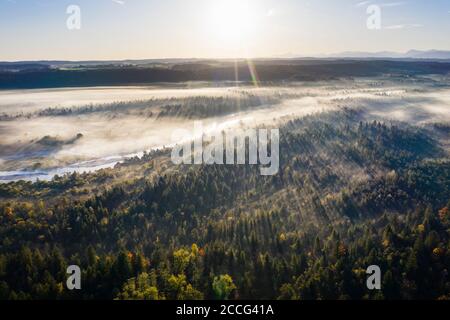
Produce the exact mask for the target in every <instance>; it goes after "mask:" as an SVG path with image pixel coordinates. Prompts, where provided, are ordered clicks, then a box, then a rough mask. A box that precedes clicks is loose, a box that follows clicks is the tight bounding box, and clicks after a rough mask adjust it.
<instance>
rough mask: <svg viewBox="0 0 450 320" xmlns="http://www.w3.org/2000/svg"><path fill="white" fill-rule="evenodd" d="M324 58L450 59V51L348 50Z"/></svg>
mask: <svg viewBox="0 0 450 320" xmlns="http://www.w3.org/2000/svg"><path fill="white" fill-rule="evenodd" d="M321 57H323V58H377V59H381V58H394V59H445V60H447V59H450V51H444V50H424V51H421V50H409V51H408V52H405V53H401V52H393V51H379V52H358V51H346V52H341V53H337V54H331V55H323V56H321Z"/></svg>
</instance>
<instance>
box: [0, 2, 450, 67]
mask: <svg viewBox="0 0 450 320" xmlns="http://www.w3.org/2000/svg"><path fill="white" fill-rule="evenodd" d="M72 4H73V5H78V6H79V8H80V10H81V29H80V30H69V29H68V28H67V27H66V20H67V19H68V17H69V15H68V14H67V13H66V9H67V7H68V6H69V5H72ZM370 5H378V6H379V7H380V10H381V29H379V30H370V29H368V28H367V25H366V20H367V18H368V16H369V15H368V14H367V12H366V9H367V7H368V6H370ZM0 41H1V42H0V43H1V45H0V60H9V61H11V60H37V59H64V60H87V59H139V58H192V57H197V58H231V57H274V56H285V55H288V54H293V55H316V54H327V53H334V52H341V51H384V50H391V51H407V50H409V49H419V50H426V49H442V50H450V0H445V1H444V0H432V1H430V0H428V1H427V0H406V1H400V0H399V1H396V0H392V1H386V0H384V1H377V0H374V1H364V0H360V1H358V0H355V1H354V0H311V1H302V0H239V1H238V0H161V1H155V0H70V1H66V0H0Z"/></svg>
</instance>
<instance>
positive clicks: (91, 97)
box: [0, 79, 450, 181]
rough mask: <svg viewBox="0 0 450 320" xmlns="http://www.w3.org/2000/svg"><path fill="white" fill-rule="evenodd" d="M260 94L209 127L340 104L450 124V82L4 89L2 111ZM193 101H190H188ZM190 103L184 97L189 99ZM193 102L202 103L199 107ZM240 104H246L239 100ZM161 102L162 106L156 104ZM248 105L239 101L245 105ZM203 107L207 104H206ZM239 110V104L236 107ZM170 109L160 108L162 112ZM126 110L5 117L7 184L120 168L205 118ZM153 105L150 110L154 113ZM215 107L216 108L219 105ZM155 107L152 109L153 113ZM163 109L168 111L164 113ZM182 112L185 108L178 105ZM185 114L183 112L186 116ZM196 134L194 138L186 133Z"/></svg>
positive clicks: (0, 152)
mask: <svg viewBox="0 0 450 320" xmlns="http://www.w3.org/2000/svg"><path fill="white" fill-rule="evenodd" d="M249 96H250V97H252V99H253V97H258V98H259V99H260V103H258V104H251V105H250V107H249V108H242V109H238V110H237V111H236V110H235V109H233V110H232V113H229V114H225V115H222V114H221V115H218V116H209V115H208V117H206V118H202V119H201V121H202V124H203V127H204V129H205V130H208V131H214V130H216V131H218V130H224V129H229V128H237V127H255V126H261V125H263V124H265V123H267V124H270V125H271V126H273V125H274V124H276V123H277V122H284V121H287V120H288V119H292V118H297V117H302V116H305V115H308V114H312V113H316V112H323V111H329V110H338V109H341V108H357V109H358V110H362V111H363V112H364V118H365V119H367V120H370V119H382V120H386V121H389V120H395V121H405V122H408V123H410V124H413V125H420V126H425V125H428V124H433V123H448V122H450V87H449V86H444V87H442V83H441V85H440V86H436V85H435V82H433V81H431V80H430V82H424V81H423V80H422V81H421V82H419V83H417V82H415V81H411V82H400V81H388V80H383V79H376V80H372V79H366V80H359V81H351V80H345V81H330V82H317V83H315V84H311V83H308V84H305V83H295V84H294V83H291V84H289V85H284V86H279V85H278V86H273V87H263V88H261V87H239V88H236V87H205V88H198V87H196V88H143V87H141V88H138V87H132V88H90V89H85V88H84V89H68V90H67V89H64V90H62V89H57V90H19V91H7V92H5V91H3V92H0V114H2V113H3V114H16V115H17V114H18V113H21V112H22V113H27V114H28V113H32V112H36V111H39V110H45V109H46V108H49V107H55V108H58V106H60V108H67V107H70V108H73V107H75V108H77V107H80V108H81V107H83V106H86V105H88V104H98V103H109V104H111V103H113V102H114V101H128V102H129V101H138V100H145V99H151V101H159V100H165V101H166V100H167V99H175V100H174V101H176V105H177V106H178V109H181V110H183V108H184V107H186V106H189V107H190V108H195V107H196V106H197V104H195V103H197V102H195V101H197V100H195V99H194V100H192V99H193V98H195V97H227V99H225V100H221V99H219V100H217V99H216V100H206V101H208V103H210V104H217V105H215V106H214V107H215V108H216V109H217V110H219V111H221V110H222V109H221V108H227V107H230V101H233V99H237V100H239V101H243V100H241V99H247V98H248V97H249ZM189 99H190V100H189ZM183 101H184V102H183ZM192 101H194V102H195V103H194V104H192ZM239 103H241V102H239ZM156 105H157V103H156ZM240 105H241V104H238V106H240ZM202 107H203V108H204V107H205V106H202ZM233 107H234V108H235V107H236V104H235V103H234V104H233ZM161 108H164V106H163V107H159V109H161ZM138 109H139V112H134V110H135V108H134V107H133V105H132V107H131V108H130V109H129V110H128V109H127V110H126V111H124V110H122V109H120V108H118V109H117V108H116V109H114V108H109V109H108V108H107V109H102V110H101V112H99V111H98V110H97V109H93V110H92V112H85V113H79V114H78V113H76V112H73V113H70V114H67V115H66V114H63V115H58V116H42V115H36V114H35V115H33V116H23V117H22V116H20V117H17V118H13V119H8V120H1V121H0V181H10V180H18V179H27V180H35V179H37V178H39V179H51V177H52V176H54V175H55V174H63V173H66V172H74V171H78V172H84V171H92V170H98V169H101V168H105V167H111V166H114V165H115V164H116V163H117V162H120V161H123V159H125V158H126V157H130V156H135V155H138V156H139V155H141V154H142V152H143V151H144V150H152V149H157V148H162V147H165V146H166V147H167V146H171V145H173V144H174V143H176V142H177V141H173V140H172V134H173V132H174V131H176V130H177V129H185V130H189V131H191V132H192V131H193V128H194V122H195V121H198V120H199V119H195V118H189V117H183V116H179V114H177V115H178V116H171V114H170V113H169V114H167V115H166V116H165V117H159V116H154V115H153V113H154V110H155V104H152V105H148V106H147V105H145V104H144V105H139V108H138ZM147 109H148V110H147ZM216 109H215V110H216ZM147 111H148V112H147ZM159 111H161V110H159ZM178 111H179V110H178ZM181 114H183V113H181ZM185 138H186V139H189V138H191V137H185Z"/></svg>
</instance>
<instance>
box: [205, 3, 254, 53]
mask: <svg viewBox="0 0 450 320" xmlns="http://www.w3.org/2000/svg"><path fill="white" fill-rule="evenodd" d="M255 10H256V8H254V4H253V3H250V2H248V1H245V0H244V1H242V0H213V1H212V8H211V13H210V15H209V20H210V22H209V23H208V25H209V26H208V27H209V28H210V30H209V32H210V34H211V36H212V37H213V38H215V40H217V41H220V42H222V43H223V44H226V45H230V44H232V45H240V47H241V48H242V47H243V46H244V45H245V43H244V42H245V41H248V40H250V39H251V38H252V37H255V36H256V35H257V32H256V31H257V26H256V24H257V19H256V14H255Z"/></svg>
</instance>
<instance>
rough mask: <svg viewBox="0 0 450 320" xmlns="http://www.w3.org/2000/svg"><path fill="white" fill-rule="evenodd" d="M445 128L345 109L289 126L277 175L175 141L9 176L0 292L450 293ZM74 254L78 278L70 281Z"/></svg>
mask: <svg viewBox="0 0 450 320" xmlns="http://www.w3.org/2000/svg"><path fill="white" fill-rule="evenodd" d="M438 131H439V132H438ZM437 134H439V137H442V135H444V137H446V139H448V131H447V132H446V131H445V130H444V131H443V130H441V129H440V127H439V126H436V127H429V128H417V127H411V126H408V125H406V124H404V123H390V122H382V121H366V120H365V119H363V117H362V115H361V114H360V113H359V112H358V111H352V110H342V111H337V112H329V113H323V114H320V115H313V116H308V117H304V118H301V119H294V120H290V121H289V122H288V123H286V124H285V125H284V126H283V127H282V128H281V129H280V157H281V159H280V170H279V173H278V174H277V175H275V176H269V177H264V176H261V175H260V171H259V167H258V166H250V165H244V166H239V165H236V166H233V165H202V166H178V167H177V166H174V165H171V164H170V161H168V160H167V159H168V156H169V152H168V151H167V150H166V151H164V150H163V151H155V152H153V153H149V154H146V155H145V156H144V157H142V158H141V159H138V158H135V159H130V160H129V161H127V162H126V163H124V164H121V165H118V166H116V168H114V169H105V170H101V171H99V172H97V173H92V174H71V175H66V176H63V177H55V178H54V179H53V180H52V181H49V182H46V181H38V182H36V183H29V182H23V181H22V182H11V183H8V184H1V185H0V299H77V298H82V299H94V298H96V299H269V298H270V299H450V278H449V268H450V239H449V231H450V190H449V188H450V183H449V182H450V161H449V157H448V154H447V151H446V150H445V148H444V147H443V146H442V145H441V142H440V141H439V140H438V139H437V138H436V137H437ZM125 173H126V174H125ZM131 173H133V174H131ZM72 264H77V265H79V266H80V267H81V269H82V289H81V290H73V291H69V290H67V289H66V286H65V281H66V278H67V274H66V267H67V266H68V265H72ZM372 264H376V265H379V266H380V267H381V270H382V289H381V290H374V291H369V290H368V289H367V287H366V277H367V275H366V273H365V270H366V268H367V267H368V266H369V265H372Z"/></svg>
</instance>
